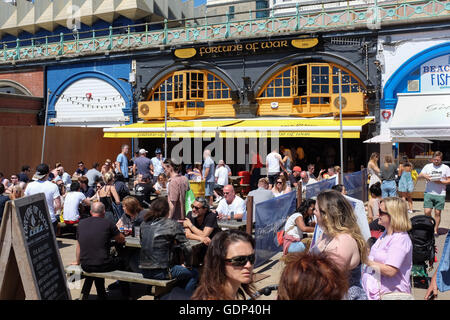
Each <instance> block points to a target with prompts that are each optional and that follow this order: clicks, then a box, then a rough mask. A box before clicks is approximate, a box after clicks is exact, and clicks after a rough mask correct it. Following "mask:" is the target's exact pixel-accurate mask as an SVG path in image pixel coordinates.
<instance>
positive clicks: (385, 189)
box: [381, 180, 397, 199]
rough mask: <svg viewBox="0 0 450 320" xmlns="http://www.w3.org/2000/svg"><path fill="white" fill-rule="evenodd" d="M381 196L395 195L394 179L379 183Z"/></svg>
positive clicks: (395, 185)
mask: <svg viewBox="0 0 450 320" xmlns="http://www.w3.org/2000/svg"><path fill="white" fill-rule="evenodd" d="M381 196H382V197H383V199H384V198H387V197H396V196H397V184H396V183H395V181H394V180H384V181H383V183H382V184H381Z"/></svg>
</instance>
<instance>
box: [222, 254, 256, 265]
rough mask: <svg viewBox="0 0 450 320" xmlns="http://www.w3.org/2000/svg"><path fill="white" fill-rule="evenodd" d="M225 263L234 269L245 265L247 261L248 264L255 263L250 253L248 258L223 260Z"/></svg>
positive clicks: (253, 256)
mask: <svg viewBox="0 0 450 320" xmlns="http://www.w3.org/2000/svg"><path fill="white" fill-rule="evenodd" d="M225 261H226V262H229V263H231V265H232V266H234V267H243V266H245V265H246V264H247V261H248V262H250V264H254V263H255V254H254V253H252V254H251V255H249V256H237V257H233V258H231V259H225Z"/></svg>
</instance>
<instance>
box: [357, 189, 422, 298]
mask: <svg viewBox="0 0 450 320" xmlns="http://www.w3.org/2000/svg"><path fill="white" fill-rule="evenodd" d="M378 223H379V224H380V225H382V226H383V227H384V228H385V230H386V231H385V232H384V233H383V234H382V235H381V237H380V238H379V239H378V240H377V241H376V242H375V243H374V245H373V246H372V248H371V250H370V254H369V261H368V263H367V266H366V267H365V268H364V272H363V276H362V285H363V288H364V290H365V291H366V294H367V297H368V298H369V299H370V300H377V299H381V297H382V295H383V294H386V293H389V292H405V293H411V284H410V275H411V268H412V249H413V247H412V243H411V240H410V238H409V235H408V232H407V231H408V230H410V229H411V221H410V220H409V218H408V207H407V203H406V201H405V200H402V199H400V198H397V197H392V198H385V199H383V201H382V202H381V203H380V216H379V220H378Z"/></svg>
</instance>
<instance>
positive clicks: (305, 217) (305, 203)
mask: <svg viewBox="0 0 450 320" xmlns="http://www.w3.org/2000/svg"><path fill="white" fill-rule="evenodd" d="M315 204H316V200H314V199H305V200H303V201H302V203H301V204H300V206H299V207H298V208H297V212H299V213H301V214H302V216H303V221H304V222H305V225H309V223H310V222H311V221H312V220H313V219H314V218H313V216H314V215H307V212H308V209H309V207H311V206H312V205H315Z"/></svg>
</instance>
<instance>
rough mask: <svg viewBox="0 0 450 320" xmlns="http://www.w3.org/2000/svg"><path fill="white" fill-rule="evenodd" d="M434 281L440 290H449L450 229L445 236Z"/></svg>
mask: <svg viewBox="0 0 450 320" xmlns="http://www.w3.org/2000/svg"><path fill="white" fill-rule="evenodd" d="M436 272H437V278H436V283H437V287H438V289H439V291H440V292H444V291H448V290H450V231H449V232H448V233H447V238H445V243H444V249H443V250H442V256H441V260H440V261H439V266H438V269H437V271H436Z"/></svg>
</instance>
